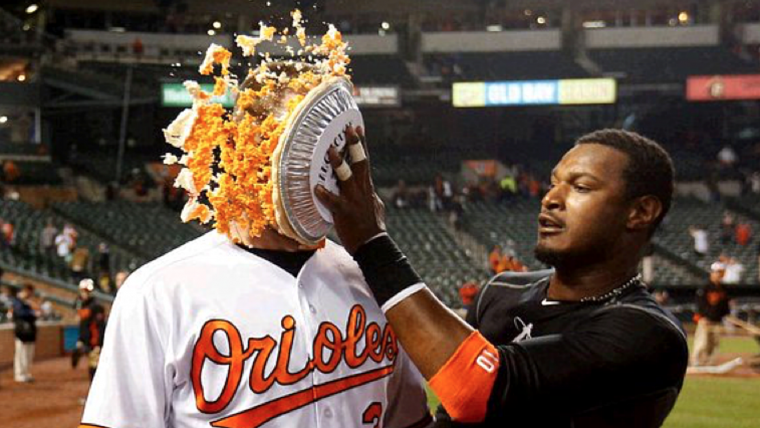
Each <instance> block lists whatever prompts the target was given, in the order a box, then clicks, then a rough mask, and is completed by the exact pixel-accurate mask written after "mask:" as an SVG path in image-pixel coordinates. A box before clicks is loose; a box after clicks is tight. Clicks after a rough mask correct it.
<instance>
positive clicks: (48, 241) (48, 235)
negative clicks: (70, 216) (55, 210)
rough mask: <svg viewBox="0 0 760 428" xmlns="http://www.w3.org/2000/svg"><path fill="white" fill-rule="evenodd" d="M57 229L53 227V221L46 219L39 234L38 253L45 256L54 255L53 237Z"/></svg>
mask: <svg viewBox="0 0 760 428" xmlns="http://www.w3.org/2000/svg"><path fill="white" fill-rule="evenodd" d="M57 234H58V229H56V228H55V226H54V225H53V219H50V218H49V219H48V220H47V223H46V224H45V227H44V228H43V229H42V232H40V252H41V253H42V254H44V255H46V256H52V255H53V254H55V237H56V235H57Z"/></svg>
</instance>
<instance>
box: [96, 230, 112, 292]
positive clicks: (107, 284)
mask: <svg viewBox="0 0 760 428" xmlns="http://www.w3.org/2000/svg"><path fill="white" fill-rule="evenodd" d="M97 266H98V285H99V286H100V288H101V289H102V290H106V291H108V290H110V289H111V249H110V248H109V247H108V244H106V243H105V242H101V243H100V245H98V261H97Z"/></svg>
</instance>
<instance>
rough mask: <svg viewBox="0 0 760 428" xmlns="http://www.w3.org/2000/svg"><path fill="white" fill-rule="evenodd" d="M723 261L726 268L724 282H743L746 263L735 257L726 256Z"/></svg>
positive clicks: (734, 283)
mask: <svg viewBox="0 0 760 428" xmlns="http://www.w3.org/2000/svg"><path fill="white" fill-rule="evenodd" d="M723 263H724V266H725V269H726V272H725V274H724V275H723V281H721V282H723V284H733V285H736V284H740V283H741V282H742V274H744V265H743V264H742V263H741V262H740V261H739V260H736V259H735V258H733V257H724V258H723Z"/></svg>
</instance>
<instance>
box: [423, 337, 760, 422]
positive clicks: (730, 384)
mask: <svg viewBox="0 0 760 428" xmlns="http://www.w3.org/2000/svg"><path fill="white" fill-rule="evenodd" d="M689 347H691V340H689ZM758 351H760V347H758V344H757V343H756V342H755V341H754V340H752V339H749V338H744V337H728V338H724V339H722V340H721V343H720V352H721V353H724V352H725V353H732V354H733V353H749V354H757V353H758ZM438 404H439V401H438V398H437V397H436V396H435V394H433V392H432V391H430V390H428V405H429V406H430V408H431V409H436V408H437V407H438ZM663 427H664V428H758V427H760V379H758V378H746V379H744V378H727V377H699V376H687V377H686V381H685V382H684V387H683V390H682V391H681V395H679V396H678V402H677V403H676V407H675V408H674V409H673V412H672V413H671V414H670V416H669V417H668V419H667V420H666V421H665V425H663Z"/></svg>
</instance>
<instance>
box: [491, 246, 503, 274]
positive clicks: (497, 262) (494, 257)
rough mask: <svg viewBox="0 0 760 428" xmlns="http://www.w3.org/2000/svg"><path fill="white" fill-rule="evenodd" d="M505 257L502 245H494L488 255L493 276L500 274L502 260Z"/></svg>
mask: <svg viewBox="0 0 760 428" xmlns="http://www.w3.org/2000/svg"><path fill="white" fill-rule="evenodd" d="M503 256H504V255H503V254H502V252H501V245H494V246H493V249H491V252H490V253H489V254H488V267H490V268H491V274H493V275H495V274H497V273H499V272H500V271H499V267H500V266H501V259H502V257H503Z"/></svg>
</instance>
